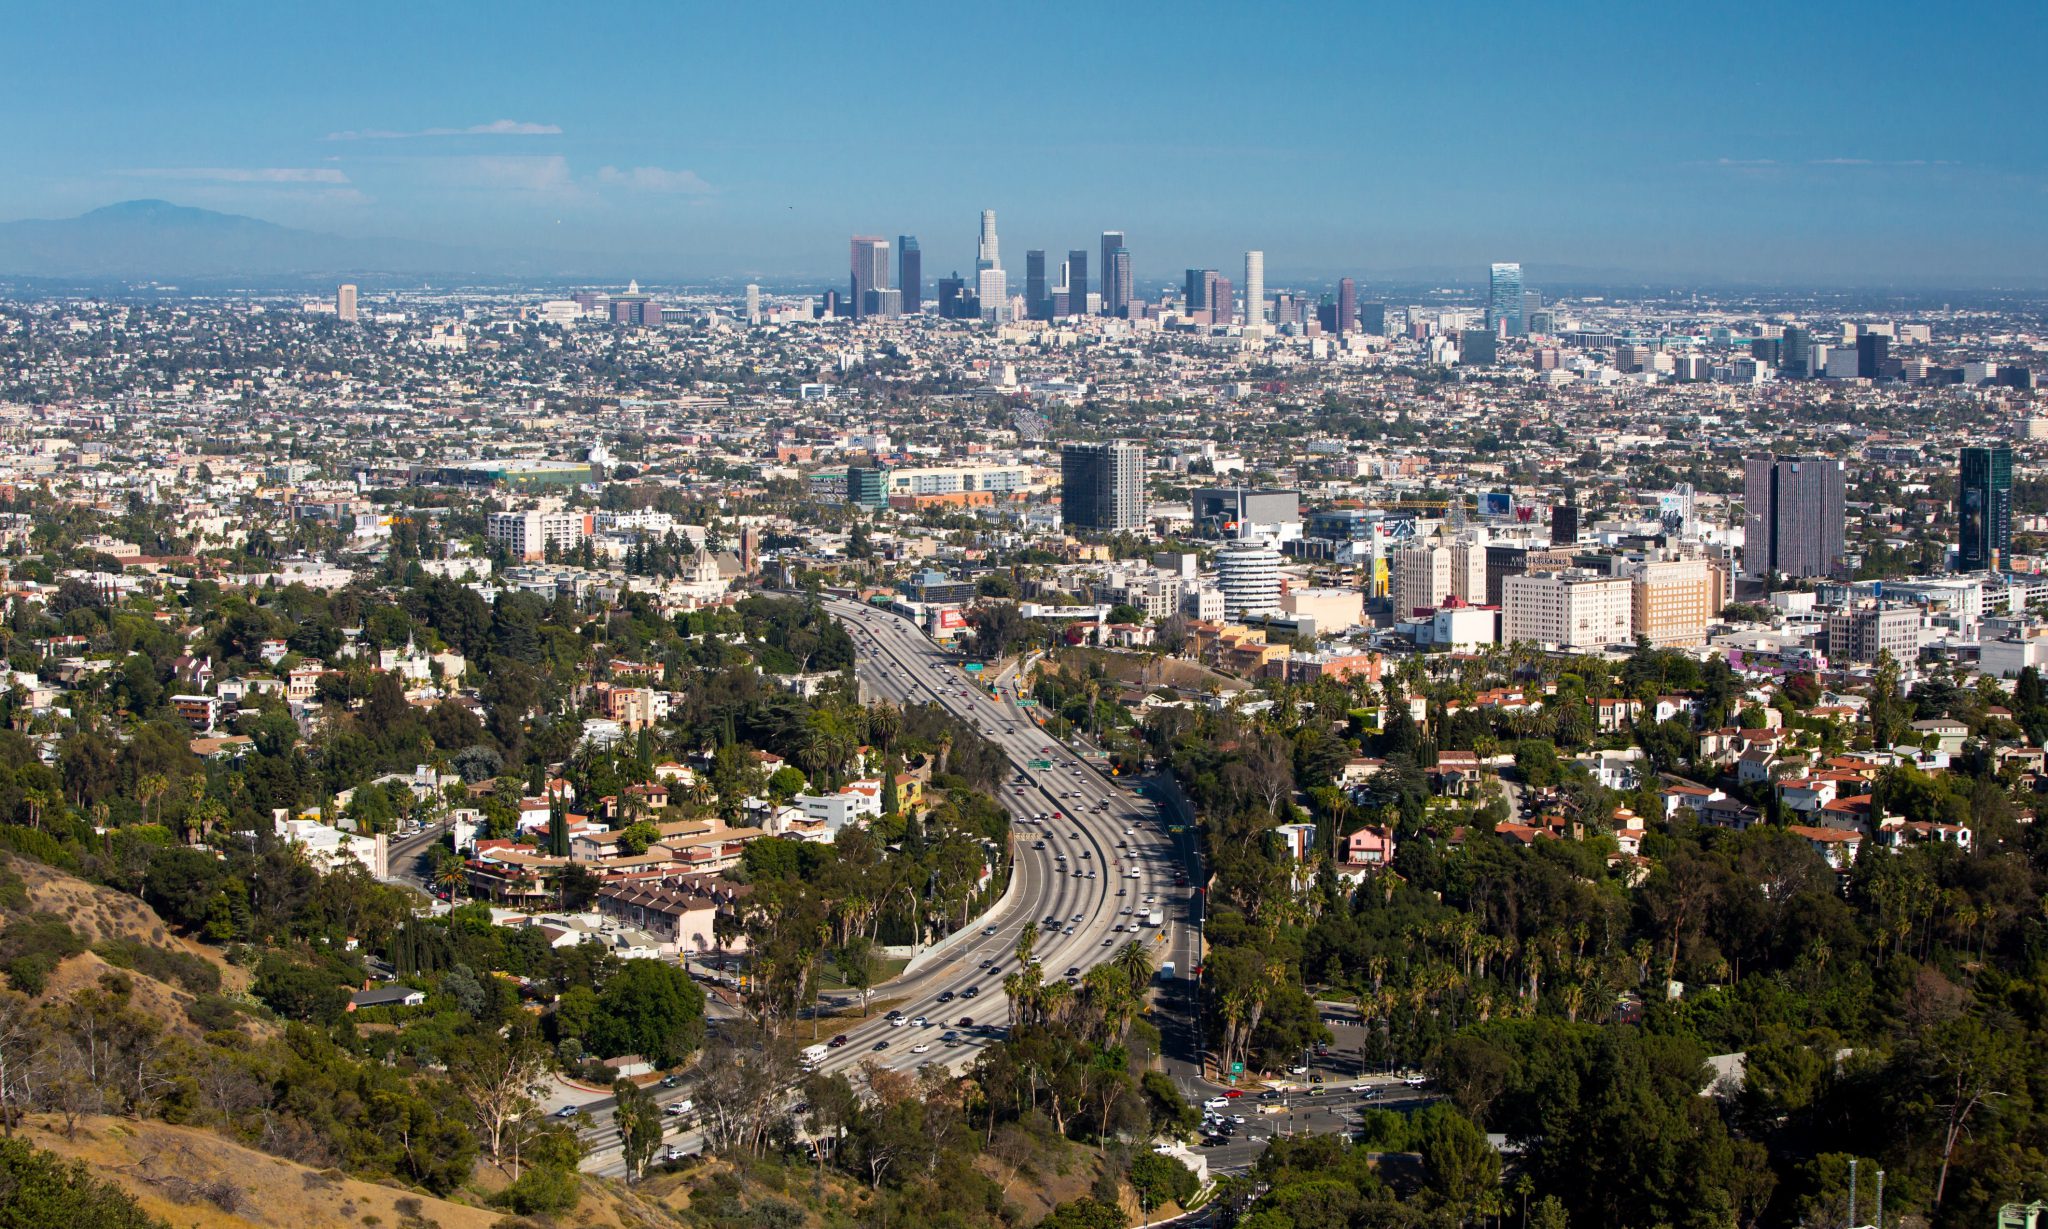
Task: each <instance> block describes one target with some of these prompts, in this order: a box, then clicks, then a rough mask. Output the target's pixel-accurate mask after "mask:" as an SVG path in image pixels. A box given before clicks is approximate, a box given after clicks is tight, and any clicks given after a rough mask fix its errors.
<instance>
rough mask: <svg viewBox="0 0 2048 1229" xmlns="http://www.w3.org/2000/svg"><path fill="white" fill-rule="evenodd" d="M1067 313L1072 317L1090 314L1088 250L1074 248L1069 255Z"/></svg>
mask: <svg viewBox="0 0 2048 1229" xmlns="http://www.w3.org/2000/svg"><path fill="white" fill-rule="evenodd" d="M1067 312H1068V314H1070V315H1075V316H1085V315H1087V314H1088V249H1087V248H1074V249H1072V250H1070V251H1069V252H1068V253H1067Z"/></svg>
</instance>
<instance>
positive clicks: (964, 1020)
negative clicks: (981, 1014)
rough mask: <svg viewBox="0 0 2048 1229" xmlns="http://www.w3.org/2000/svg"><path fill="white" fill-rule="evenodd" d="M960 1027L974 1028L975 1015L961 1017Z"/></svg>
mask: <svg viewBox="0 0 2048 1229" xmlns="http://www.w3.org/2000/svg"><path fill="white" fill-rule="evenodd" d="M960 1027H961V1028H973V1027H974V1017H973V1016H961V1017H960Z"/></svg>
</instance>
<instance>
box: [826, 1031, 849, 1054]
mask: <svg viewBox="0 0 2048 1229" xmlns="http://www.w3.org/2000/svg"><path fill="white" fill-rule="evenodd" d="M825 1044H826V1045H828V1046H830V1047H831V1048H832V1049H835V1050H836V1049H838V1048H839V1047H840V1046H843V1045H845V1044H846V1034H845V1033H841V1034H839V1035H838V1036H837V1037H834V1038H833V1039H832V1040H830V1041H828V1042H826V1043H825Z"/></svg>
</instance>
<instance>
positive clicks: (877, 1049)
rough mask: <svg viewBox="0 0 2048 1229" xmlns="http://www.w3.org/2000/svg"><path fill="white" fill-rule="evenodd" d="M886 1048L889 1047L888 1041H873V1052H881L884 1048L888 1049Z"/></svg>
mask: <svg viewBox="0 0 2048 1229" xmlns="http://www.w3.org/2000/svg"><path fill="white" fill-rule="evenodd" d="M888 1048H889V1043H888V1042H886V1041H877V1042H876V1043H875V1052H876V1053H878V1054H879V1053H880V1052H882V1051H883V1050H886V1049H888Z"/></svg>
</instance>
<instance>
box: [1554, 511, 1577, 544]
mask: <svg viewBox="0 0 2048 1229" xmlns="http://www.w3.org/2000/svg"><path fill="white" fill-rule="evenodd" d="M1578 540H1579V510H1578V508H1577V506H1576V505H1573V504H1557V505H1555V506H1554V507H1552V508H1551V509H1550V544H1551V545H1552V546H1571V545H1573V544H1574V543H1576V542H1577V541H1578Z"/></svg>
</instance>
